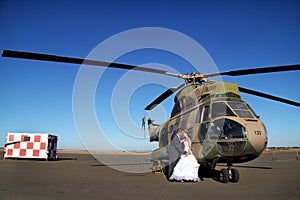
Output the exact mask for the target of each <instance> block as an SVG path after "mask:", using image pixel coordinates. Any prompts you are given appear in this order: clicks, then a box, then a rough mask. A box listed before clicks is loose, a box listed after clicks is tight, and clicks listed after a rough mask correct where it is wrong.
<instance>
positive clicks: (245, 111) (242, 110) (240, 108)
mask: <svg viewBox="0 0 300 200" xmlns="http://www.w3.org/2000/svg"><path fill="white" fill-rule="evenodd" d="M228 104H229V106H230V107H231V108H233V110H234V112H235V113H236V114H237V115H238V116H239V117H242V118H253V116H252V114H251V112H250V110H249V108H248V107H247V106H246V104H245V103H239V102H228Z"/></svg>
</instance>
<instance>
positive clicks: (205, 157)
mask: <svg viewBox="0 0 300 200" xmlns="http://www.w3.org/2000/svg"><path fill="white" fill-rule="evenodd" d="M177 128H183V129H185V130H186V132H187V134H188V136H189V137H190V138H191V140H192V152H193V155H194V156H195V157H196V159H197V160H198V162H199V163H213V162H216V161H217V162H218V163H227V164H232V163H242V162H248V161H251V160H253V159H255V158H257V157H259V155H260V154H261V153H262V152H263V151H264V150H265V148H266V146H267V133H266V129H265V126H264V125H263V123H262V122H261V120H260V118H259V117H258V116H257V115H256V114H255V113H254V112H253V111H252V109H251V108H250V107H249V106H248V104H247V103H245V102H244V101H242V100H241V98H240V95H239V91H238V87H237V85H235V84H232V83H224V82H222V83H218V82H215V83H211V84H206V85H200V86H196V85H190V86H187V87H185V88H184V89H182V90H181V91H180V92H179V93H178V94H177V95H176V97H175V105H174V108H173V110H172V114H171V118H170V119H169V120H168V121H166V122H165V123H163V124H161V125H160V126H158V127H156V128H155V127H153V126H152V125H151V124H150V127H149V131H150V141H158V142H159V149H157V150H155V151H153V152H152V159H153V160H166V159H168V144H169V142H170V138H171V136H172V134H174V133H175V132H176V130H177Z"/></svg>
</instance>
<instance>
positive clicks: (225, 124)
mask: <svg viewBox="0 0 300 200" xmlns="http://www.w3.org/2000/svg"><path fill="white" fill-rule="evenodd" d="M209 135H210V138H211V139H218V138H220V139H231V138H245V137H246V130H245V128H244V127H243V126H242V125H241V124H239V123H237V122H235V121H233V120H230V119H225V120H224V119H218V120H216V121H214V122H213V123H211V124H210V131H209Z"/></svg>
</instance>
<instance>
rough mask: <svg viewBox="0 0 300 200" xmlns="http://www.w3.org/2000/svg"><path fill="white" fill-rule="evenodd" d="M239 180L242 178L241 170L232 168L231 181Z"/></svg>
mask: <svg viewBox="0 0 300 200" xmlns="http://www.w3.org/2000/svg"><path fill="white" fill-rule="evenodd" d="M239 180H240V174H239V171H238V170H237V169H231V170H230V177H229V181H230V182H232V183H237V182H239Z"/></svg>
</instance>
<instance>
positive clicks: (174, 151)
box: [168, 128, 188, 178]
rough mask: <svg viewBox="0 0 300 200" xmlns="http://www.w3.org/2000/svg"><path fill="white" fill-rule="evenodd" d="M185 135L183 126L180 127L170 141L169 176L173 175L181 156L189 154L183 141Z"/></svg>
mask: <svg viewBox="0 0 300 200" xmlns="http://www.w3.org/2000/svg"><path fill="white" fill-rule="evenodd" d="M183 135H184V130H183V129H181V128H178V129H177V131H176V133H174V134H173V135H172V136H171V142H170V146H169V174H168V175H169V176H168V178H170V177H171V175H172V173H173V171H174V168H175V166H176V164H177V162H178V161H179V159H180V156H181V155H183V154H185V155H187V154H188V152H185V151H184V144H183V142H181V140H182V139H183V138H182V137H183Z"/></svg>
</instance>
